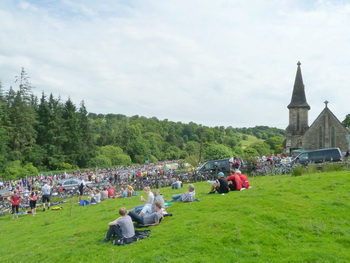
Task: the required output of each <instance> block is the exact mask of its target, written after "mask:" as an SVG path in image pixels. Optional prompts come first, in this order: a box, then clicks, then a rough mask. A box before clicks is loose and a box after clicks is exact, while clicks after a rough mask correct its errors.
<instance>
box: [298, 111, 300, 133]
mask: <svg viewBox="0 0 350 263" xmlns="http://www.w3.org/2000/svg"><path fill="white" fill-rule="evenodd" d="M299 130H300V112H299V111H298V112H297V131H299Z"/></svg>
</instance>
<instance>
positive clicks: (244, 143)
mask: <svg viewBox="0 0 350 263" xmlns="http://www.w3.org/2000/svg"><path fill="white" fill-rule="evenodd" d="M246 136H247V137H248V139H247V140H241V144H242V148H243V149H245V148H247V147H249V146H250V145H252V144H253V143H256V142H263V141H264V140H262V139H258V138H256V137H255V136H253V135H246Z"/></svg>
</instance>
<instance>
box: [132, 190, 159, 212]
mask: <svg viewBox="0 0 350 263" xmlns="http://www.w3.org/2000/svg"><path fill="white" fill-rule="evenodd" d="M143 192H144V193H145V194H146V195H147V199H145V198H144V197H143V196H141V201H142V202H145V203H147V204H145V205H139V206H136V207H135V208H134V209H133V210H132V211H134V212H136V213H139V212H140V215H141V216H142V215H143V214H144V213H145V212H146V211H147V210H151V209H152V204H153V202H154V194H153V193H152V192H151V188H150V187H149V186H146V187H144V188H143ZM142 210H143V211H142Z"/></svg>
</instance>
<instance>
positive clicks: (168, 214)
mask: <svg viewBox="0 0 350 263" xmlns="http://www.w3.org/2000/svg"><path fill="white" fill-rule="evenodd" d="M163 216H164V217H165V216H173V214H165V215H163Z"/></svg>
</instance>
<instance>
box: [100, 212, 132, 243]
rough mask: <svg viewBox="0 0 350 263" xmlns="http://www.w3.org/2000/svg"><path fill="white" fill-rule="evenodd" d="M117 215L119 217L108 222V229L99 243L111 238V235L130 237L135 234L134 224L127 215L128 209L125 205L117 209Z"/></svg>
mask: <svg viewBox="0 0 350 263" xmlns="http://www.w3.org/2000/svg"><path fill="white" fill-rule="evenodd" d="M119 215H121V217H119V218H117V219H116V220H114V221H112V222H110V223H108V226H109V228H108V231H107V235H106V238H105V239H104V240H102V241H101V242H100V243H101V244H102V243H107V242H109V241H110V240H111V237H112V236H113V235H117V236H118V238H130V237H133V236H135V229H134V224H133V223H132V220H131V217H130V216H129V215H128V210H126V208H125V207H121V208H120V209H119Z"/></svg>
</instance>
